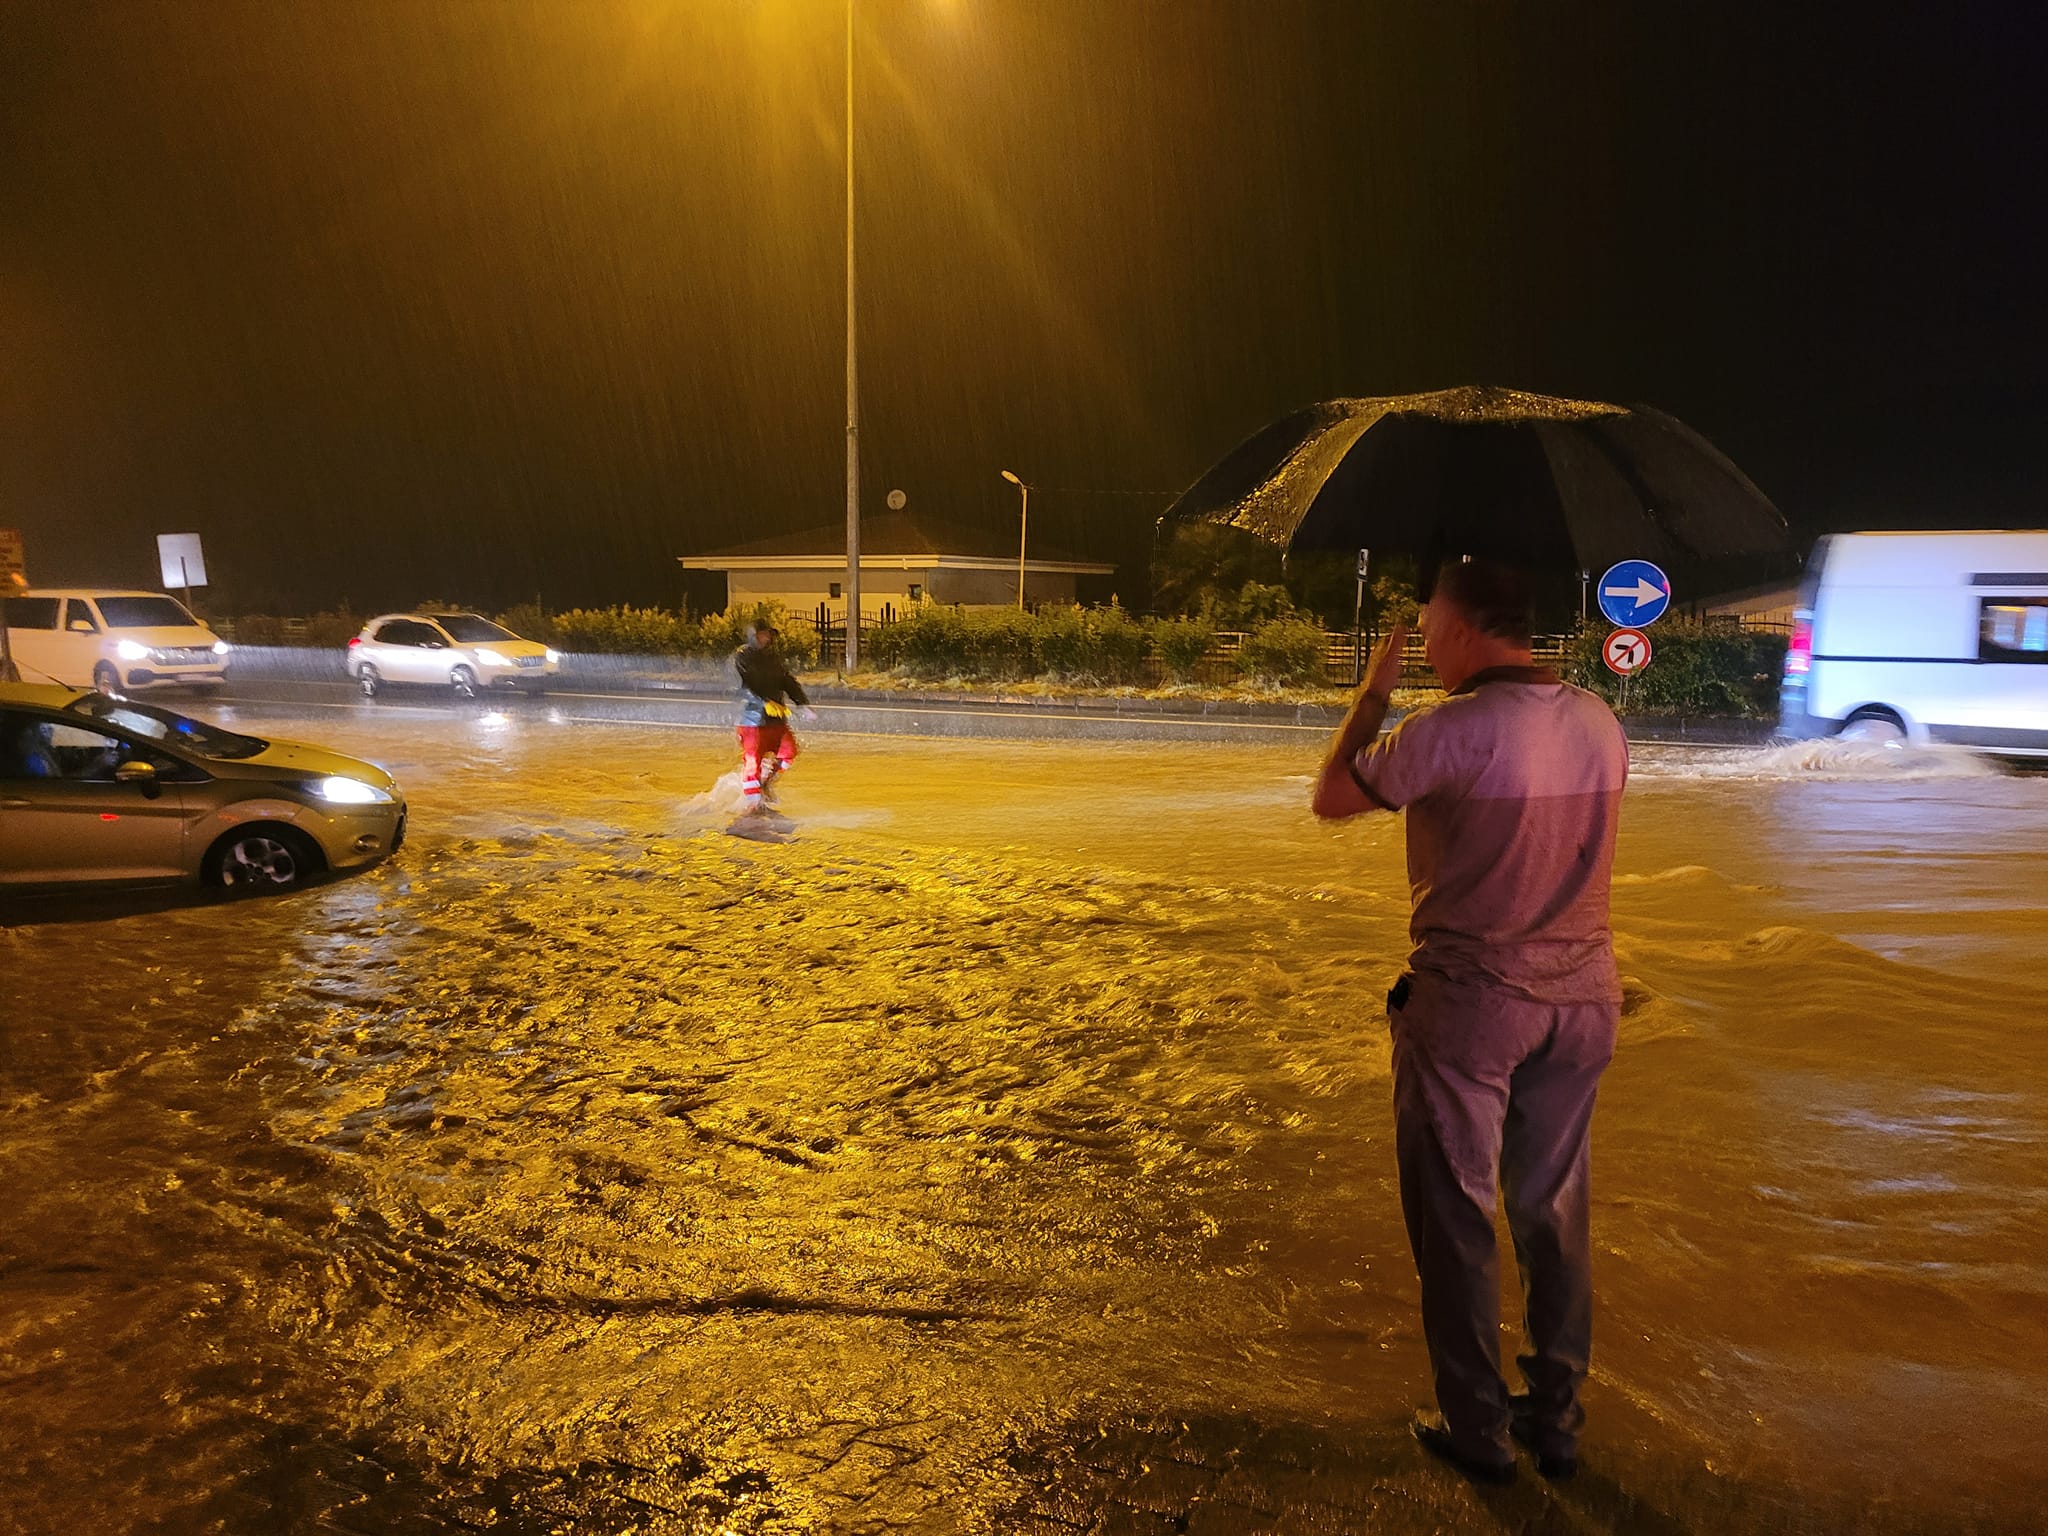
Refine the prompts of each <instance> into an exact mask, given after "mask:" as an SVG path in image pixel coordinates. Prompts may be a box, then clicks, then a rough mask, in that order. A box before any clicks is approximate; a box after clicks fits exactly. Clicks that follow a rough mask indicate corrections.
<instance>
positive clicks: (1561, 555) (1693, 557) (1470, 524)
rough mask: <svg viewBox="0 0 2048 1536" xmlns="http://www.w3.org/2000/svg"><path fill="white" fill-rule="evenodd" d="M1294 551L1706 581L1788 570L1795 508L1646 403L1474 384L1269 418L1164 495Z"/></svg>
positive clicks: (1426, 571) (1188, 512) (1170, 516)
mask: <svg viewBox="0 0 2048 1536" xmlns="http://www.w3.org/2000/svg"><path fill="white" fill-rule="evenodd" d="M1164 521H1165V522H1169V523H1171V522H1193V521H1208V522H1218V523H1226V524H1229V525H1232V526H1235V527H1239V528H1243V529H1246V530H1248V531H1250V532H1252V533H1256V534H1259V535H1261V536H1262V537H1264V538H1267V539H1271V540H1272V541H1274V542H1275V543H1277V544H1279V545H1281V546H1282V547H1283V548H1285V549H1286V550H1287V551H1288V552H1289V553H1290V554H1292V553H1298V552H1304V551H1309V550H1336V549H1342V550H1351V549H1371V550H1374V551H1376V552H1380V551H1384V552H1386V553H1390V554H1396V553H1397V554H1407V555H1414V556H1416V557H1418V559H1419V560H1420V562H1421V564H1422V569H1423V580H1424V581H1425V582H1428V581H1429V579H1430V573H1431V572H1433V571H1434V569H1435V567H1436V565H1437V564H1438V563H1439V562H1440V561H1442V560H1446V559H1455V558H1457V557H1459V556H1461V555H1473V556H1478V557H1481V558H1484V559H1489V560H1498V561H1500V562H1502V563H1504V564H1508V565H1513V566H1518V567H1521V568H1523V569H1526V570H1530V571H1535V572H1555V573H1557V574H1559V575H1562V574H1565V573H1567V572H1575V571H1578V570H1582V569H1590V570H1591V571H1593V572H1594V573H1595V574H1598V573H1599V572H1600V571H1602V570H1604V569H1605V568H1606V567H1607V566H1609V565H1611V564H1613V563H1614V562H1615V561H1617V560H1626V559H1643V560H1653V561H1655V562H1656V563H1657V564H1658V565H1660V566H1662V567H1664V569H1665V570H1666V571H1667V572H1669V573H1671V575H1672V577H1673V579H1674V580H1675V581H1681V582H1684V583H1685V584H1686V585H1688V586H1690V587H1692V589H1693V590H1694V591H1695V592H1704V591H1707V590H1711V589H1713V587H1716V586H1719V585H1722V584H1725V583H1727V582H1728V581H1730V580H1740V579H1745V578H1749V579H1753V578H1755V577H1759V576H1763V575H1775V574H1778V573H1780V572H1787V571H1789V570H1791V569H1792V568H1793V566H1794V565H1795V564H1796V555H1795V551H1794V546H1793V542H1792V537H1791V531H1790V530H1789V529H1788V528H1787V526H1786V523H1785V519H1784V518H1783V516H1781V515H1780V514H1779V512H1778V509H1777V508H1776V507H1774V506H1772V505H1771V503H1770V499H1769V498H1768V497H1766V496H1765V495H1764V493H1763V492H1762V491H1760V490H1758V489H1757V488H1756V486H1755V485H1753V484H1752V483H1751V482H1750V479H1749V477H1748V476H1747V475H1745V474H1743V472H1742V471H1741V470H1740V469H1737V468H1736V467H1735V465H1734V464H1733V463H1732V462H1731V461H1730V460H1729V459H1728V458H1727V457H1726V456H1725V455H1723V454H1722V453H1721V452H1720V451H1719V450H1718V449H1716V448H1715V447H1714V445H1713V444H1712V443H1710V442H1708V441H1707V440H1706V439H1705V438H1703V437H1701V436H1700V435H1699V434H1698V433H1697V432H1695V431H1693V430H1692V428H1690V427H1688V426H1687V425H1686V424H1685V423H1684V422H1682V421H1679V420H1678V419H1677V418H1676V417H1673V416H1667V415H1665V414H1664V413H1663V412H1662V411H1655V410H1650V409H1648V408H1647V407H1644V406H1631V407H1623V406H1618V405H1606V404H1603V403H1601V402H1599V401H1595V400H1560V399H1556V398H1553V397H1551V396H1548V395H1531V394H1524V393H1522V392H1521V391H1519V390H1512V389H1483V388H1476V387H1474V388H1463V389H1446V390H1439V391H1437V392H1435V393H1433V394H1424V395H1392V396H1387V397H1385V398H1382V399H1371V400H1326V401H1324V402H1322V403H1321V404H1319V405H1312V406H1310V407H1308V408H1307V409H1306V410H1301V411H1296V412H1294V413H1293V414H1291V415H1288V416H1283V417H1282V418H1280V420H1278V421H1276V422H1274V423H1273V424H1272V425H1270V426H1268V427H1265V428H1263V429H1261V430H1260V431H1258V432H1255V433H1254V434H1253V435H1252V436H1251V437H1249V438H1247V439H1246V440H1245V441H1244V442H1243V443H1241V444H1240V445H1239V446H1238V447H1237V448H1235V449H1233V450H1232V451H1231V452H1230V453H1229V454H1228V455H1226V456H1225V457H1224V459H1223V460H1222V461H1221V462H1220V463H1218V464H1217V465H1216V466H1215V467H1214V468H1213V469H1211V470H1210V471H1209V472H1208V473H1207V474H1205V475H1204V476H1202V478H1201V479H1200V480H1198V481H1196V482H1195V484H1194V485H1193V486H1192V487H1190V488H1189V489H1188V491H1187V492H1186V493H1185V494H1183V495H1182V496H1181V497H1180V499H1179V500H1178V501H1176V502H1175V503H1174V504H1173V506H1172V507H1170V508H1168V510H1167V512H1166V516H1165V519H1164Z"/></svg>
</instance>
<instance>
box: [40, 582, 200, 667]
mask: <svg viewBox="0 0 2048 1536" xmlns="http://www.w3.org/2000/svg"><path fill="white" fill-rule="evenodd" d="M0 614H4V622H5V623H6V625H7V643H8V646H9V648H10V649H11V650H12V651H13V652H14V665H15V667H16V669H17V670H18V671H19V672H20V673H21V680H22V681H23V682H25V683H62V684H63V685H65V686H66V687H70V688H97V689H99V691H100V692H101V693H129V692H133V691H136V690H138V689H143V688H161V687H186V688H189V687H193V686H199V687H215V686H218V685H219V684H220V683H221V682H222V681H224V680H225V679H226V677H227V666H228V647H227V642H226V641H224V640H222V639H221V637H220V636H219V635H216V634H215V633H214V632H213V631H212V630H210V629H208V628H207V627H206V626H205V625H204V624H202V623H200V622H199V621H198V620H197V619H195V618H193V617H192V615H191V613H190V611H188V610H187V609H186V607H185V605H184V604H183V603H181V602H179V601H178V600H177V599H176V598H175V597H169V596H166V595H165V594H164V593H162V592H121V591H102V590H98V589H95V588H78V589H71V588H52V587H42V588H36V589H33V590H30V591H27V592H15V593H10V594H9V595H8V596H7V597H6V598H5V599H4V600H0Z"/></svg>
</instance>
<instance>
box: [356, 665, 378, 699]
mask: <svg viewBox="0 0 2048 1536" xmlns="http://www.w3.org/2000/svg"><path fill="white" fill-rule="evenodd" d="M383 686H384V679H383V678H382V677H380V676H379V675H378V673H377V669H376V668H375V667H373V666H371V665H370V664H369V663H368V662H367V661H366V662H364V663H363V664H362V665H361V666H360V667H357V668H356V688H357V689H358V690H359V691H360V692H361V693H362V696H363V697H364V698H366V699H374V698H375V697H377V690H378V689H379V688H381V687H383Z"/></svg>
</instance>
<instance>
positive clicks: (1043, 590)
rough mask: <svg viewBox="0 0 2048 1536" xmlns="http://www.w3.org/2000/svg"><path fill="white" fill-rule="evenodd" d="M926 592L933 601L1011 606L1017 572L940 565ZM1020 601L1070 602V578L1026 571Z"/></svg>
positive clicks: (1047, 572) (975, 606)
mask: <svg viewBox="0 0 2048 1536" xmlns="http://www.w3.org/2000/svg"><path fill="white" fill-rule="evenodd" d="M927 591H928V592H929V594H930V596H931V599H932V601H933V602H935V603H962V604H965V605H966V606H967V607H970V608H1009V607H1015V606H1016V602H1017V573H1016V572H1015V571H959V570H945V569H943V568H942V569H940V570H936V571H933V572H932V584H931V586H930V587H929V588H928V589H927ZM1024 600H1025V601H1026V602H1028V603H1031V604H1033V605H1036V604H1038V603H1071V602H1072V601H1073V600H1074V578H1073V577H1072V576H1069V575H1063V574H1059V573H1055V572H1051V571H1026V572H1025V574H1024Z"/></svg>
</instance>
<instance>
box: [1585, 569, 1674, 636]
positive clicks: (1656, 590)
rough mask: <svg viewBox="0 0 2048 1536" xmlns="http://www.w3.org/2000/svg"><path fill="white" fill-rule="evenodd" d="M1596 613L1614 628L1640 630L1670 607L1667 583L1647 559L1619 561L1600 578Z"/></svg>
mask: <svg viewBox="0 0 2048 1536" xmlns="http://www.w3.org/2000/svg"><path fill="white" fill-rule="evenodd" d="M1599 598H1600V611H1601V612H1602V613H1604V614H1606V615H1607V622H1608V623H1610V624H1612V625H1614V626H1615V627H1616V628H1617V629H1641V628H1643V627H1644V626H1645V625H1647V624H1654V623H1656V622H1657V621H1658V620H1659V619H1661V618H1663V617H1664V610H1665V609H1666V608H1669V607H1670V606H1671V580H1670V578H1669V577H1667V576H1666V575H1665V574H1664V573H1663V572H1662V571H1660V570H1659V569H1657V567H1656V566H1654V565H1652V564H1651V563H1650V562H1649V561H1647V560H1623V561H1620V562H1618V563H1617V564H1614V565H1610V566H1609V567H1608V568H1607V572H1606V574H1605V575H1603V576H1602V577H1601V578H1600V589H1599Z"/></svg>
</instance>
